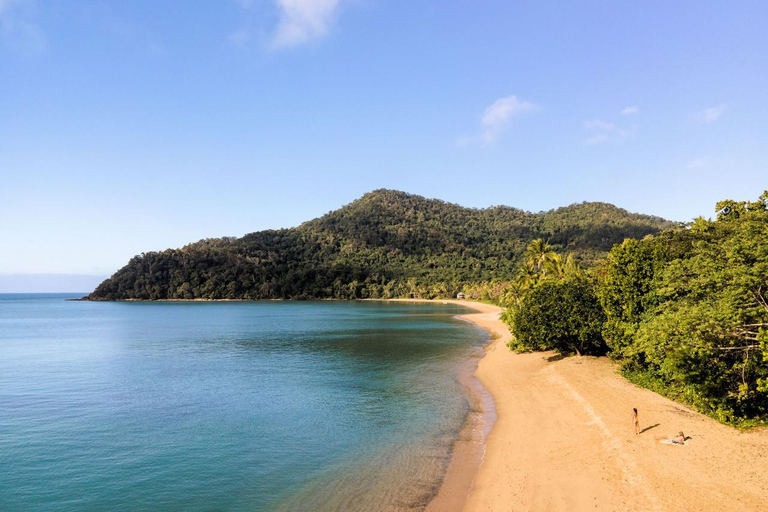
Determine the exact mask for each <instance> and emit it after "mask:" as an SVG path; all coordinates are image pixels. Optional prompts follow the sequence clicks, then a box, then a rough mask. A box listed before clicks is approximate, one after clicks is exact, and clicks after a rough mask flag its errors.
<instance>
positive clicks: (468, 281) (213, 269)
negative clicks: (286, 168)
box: [87, 189, 675, 300]
mask: <svg viewBox="0 0 768 512" xmlns="http://www.w3.org/2000/svg"><path fill="white" fill-rule="evenodd" d="M674 226H675V224H674V223H672V222H669V221H666V220H664V219H661V218H660V217H654V216H650V215H643V214H636V213H630V212H628V211H626V210H624V209H622V208H619V207H617V206H614V205H612V204H609V203H599V202H583V203H575V204H572V205H569V206H566V207H560V208H557V209H553V210H549V211H547V212H539V213H531V212H527V211H524V210H521V209H518V208H514V207H509V206H505V205H497V206H493V207H488V208H471V207H465V206H461V205H458V204H455V203H449V202H446V201H442V200H440V199H430V198H426V197H423V196H420V195H417V194H410V193H407V192H403V191H399V190H390V189H377V190H374V191H371V192H369V193H367V194H364V195H363V196H361V197H360V198H358V199H356V200H354V201H352V202H351V203H349V204H346V205H343V206H342V207H340V208H339V209H336V210H333V211H330V212H328V213H326V214H325V215H322V216H320V217H317V218H315V219H311V220H308V221H306V222H303V223H302V224H300V225H299V226H297V227H294V228H282V229H272V230H264V231H257V232H253V233H248V234H246V235H243V236H242V237H239V238H238V237H222V238H213V239H210V238H209V239H203V240H200V241H198V242H194V243H191V244H187V245H185V246H183V247H182V248H180V249H166V250H164V251H159V252H149V253H142V254H141V255H139V256H135V257H134V258H132V259H131V260H130V261H129V262H128V264H127V265H126V266H124V267H123V268H121V269H120V270H118V271H117V272H116V273H115V274H114V275H113V276H111V277H110V278H109V279H107V280H105V281H104V282H103V283H101V284H100V285H99V286H98V287H97V288H96V290H94V292H93V293H91V294H90V295H88V297H87V298H89V299H91V300H124V299H140V300H157V299H322V298H340V299H354V298H379V297H384V298H388V297H401V296H414V295H415V296H448V295H453V294H454V293H455V292H456V291H459V290H462V289H464V288H467V287H471V286H473V285H478V284H479V283H487V282H489V281H492V280H497V281H498V280H504V279H510V278H511V277H512V275H513V273H514V271H515V267H516V265H517V263H518V262H519V259H520V257H521V255H522V252H523V250H524V248H525V246H526V245H527V244H528V242H529V241H530V240H532V239H534V238H540V237H541V238H545V239H548V240H549V241H550V243H552V244H553V245H554V246H555V247H556V248H557V249H559V250H561V251H572V252H574V253H575V254H576V255H577V257H579V259H580V260H582V261H583V262H585V263H587V264H589V263H590V262H593V261H595V260H596V259H598V258H600V257H602V256H603V255H604V254H605V253H606V251H607V250H609V249H610V248H611V246H612V245H613V244H614V243H616V242H621V241H623V240H624V238H642V237H643V236H645V235H647V234H655V233H658V232H659V231H661V230H663V229H667V228H671V227H674Z"/></svg>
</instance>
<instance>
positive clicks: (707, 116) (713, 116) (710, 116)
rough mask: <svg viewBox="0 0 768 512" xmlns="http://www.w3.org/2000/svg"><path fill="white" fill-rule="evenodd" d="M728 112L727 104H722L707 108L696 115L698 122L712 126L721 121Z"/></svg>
mask: <svg viewBox="0 0 768 512" xmlns="http://www.w3.org/2000/svg"><path fill="white" fill-rule="evenodd" d="M726 110H728V105H726V104H725V103H721V104H720V105H717V106H716V107H709V108H705V109H704V110H702V111H700V112H697V113H696V121H698V122H699V123H703V124H712V123H714V122H715V121H717V120H718V119H720V118H721V117H722V115H723V114H725V111H726Z"/></svg>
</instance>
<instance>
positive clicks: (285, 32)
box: [229, 0, 343, 49]
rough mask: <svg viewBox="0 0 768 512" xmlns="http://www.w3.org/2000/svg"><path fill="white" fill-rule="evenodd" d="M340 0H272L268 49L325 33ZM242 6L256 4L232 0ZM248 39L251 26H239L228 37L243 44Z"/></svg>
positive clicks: (291, 45) (247, 6)
mask: <svg viewBox="0 0 768 512" xmlns="http://www.w3.org/2000/svg"><path fill="white" fill-rule="evenodd" d="M342 1H343V0H272V4H273V7H274V8H275V10H276V12H277V25H276V26H275V28H274V29H273V30H272V31H271V34H270V36H269V37H268V43H267V44H268V46H269V47H270V48H272V49H282V48H290V47H294V46H299V45H302V44H305V43H309V42H311V41H315V40H318V39H321V38H322V37H324V36H326V35H328V33H329V32H330V31H331V29H332V28H333V25H334V23H335V22H336V19H337V18H338V15H339V9H340V7H341V4H342ZM236 2H237V3H238V4H239V5H240V7H242V8H243V9H246V10H252V9H256V8H259V6H258V5H257V4H258V2H256V1H255V0H236ZM250 39H251V28H249V27H241V28H240V29H238V30H235V31H233V32H232V33H230V34H229V40H230V41H231V42H232V43H234V44H236V45H244V44H245V43H247V42H248V41H249V40H250Z"/></svg>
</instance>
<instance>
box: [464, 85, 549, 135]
mask: <svg viewBox="0 0 768 512" xmlns="http://www.w3.org/2000/svg"><path fill="white" fill-rule="evenodd" d="M537 108H538V107H537V106H536V105H534V104H533V103H531V102H529V101H522V100H519V99H518V98H517V96H515V95H512V96H505V97H504V98H499V99H497V100H496V101H494V102H493V103H492V104H491V105H489V106H488V107H486V109H485V111H484V112H483V117H482V118H481V119H480V123H481V125H482V131H481V132H480V134H479V135H477V136H475V137H466V136H462V137H459V138H458V139H457V143H458V144H459V145H465V144H468V143H470V142H472V141H473V140H475V139H479V140H480V141H481V142H482V143H483V144H485V145H489V144H493V143H494V142H496V139H497V138H498V137H499V135H500V134H501V132H502V131H503V130H504V128H505V127H506V126H507V125H508V124H509V122H510V121H511V120H512V118H514V117H516V116H518V115H520V114H522V113H524V112H531V111H533V110H536V109H537Z"/></svg>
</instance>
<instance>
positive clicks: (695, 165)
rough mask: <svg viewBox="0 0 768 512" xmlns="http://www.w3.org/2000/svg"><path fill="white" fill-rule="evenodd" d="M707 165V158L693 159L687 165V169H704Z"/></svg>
mask: <svg viewBox="0 0 768 512" xmlns="http://www.w3.org/2000/svg"><path fill="white" fill-rule="evenodd" d="M707 165H709V158H707V157H702V158H695V159H693V160H691V161H690V162H689V163H688V168H689V169H701V168H702V167H706V166H707Z"/></svg>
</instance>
